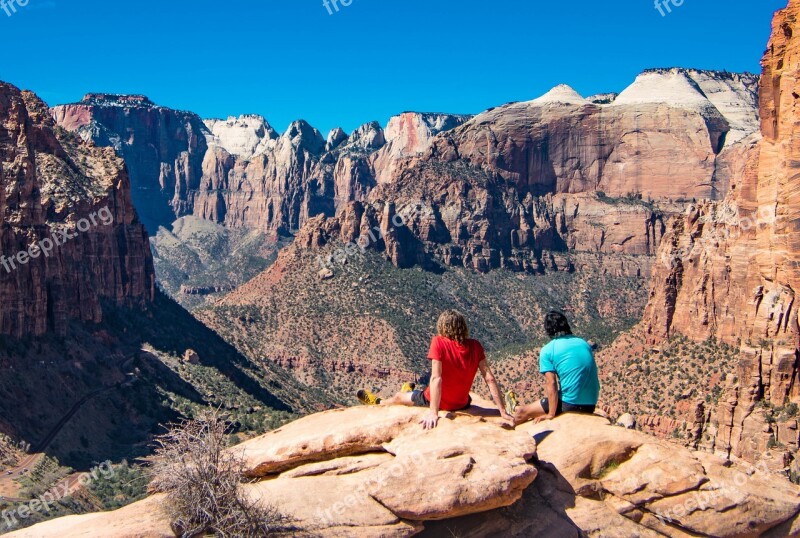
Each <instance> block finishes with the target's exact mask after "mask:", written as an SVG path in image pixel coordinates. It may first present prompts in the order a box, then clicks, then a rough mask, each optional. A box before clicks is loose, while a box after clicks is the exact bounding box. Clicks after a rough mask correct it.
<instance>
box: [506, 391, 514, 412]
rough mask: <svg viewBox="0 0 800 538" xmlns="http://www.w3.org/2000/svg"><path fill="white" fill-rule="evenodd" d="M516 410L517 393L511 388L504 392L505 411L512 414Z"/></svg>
mask: <svg viewBox="0 0 800 538" xmlns="http://www.w3.org/2000/svg"><path fill="white" fill-rule="evenodd" d="M516 410H517V395H516V394H515V393H514V391H513V390H510V391H508V392H506V413H508V414H509V415H513V414H514V411H516Z"/></svg>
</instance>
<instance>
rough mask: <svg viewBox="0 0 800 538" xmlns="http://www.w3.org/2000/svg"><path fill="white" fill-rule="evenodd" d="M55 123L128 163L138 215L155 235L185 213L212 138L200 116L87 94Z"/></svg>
mask: <svg viewBox="0 0 800 538" xmlns="http://www.w3.org/2000/svg"><path fill="white" fill-rule="evenodd" d="M51 112H52V115H53V117H54V118H55V120H56V123H58V125H60V126H61V127H64V128H65V129H67V130H68V131H74V132H77V133H78V134H79V135H80V136H81V137H82V138H83V139H84V140H86V141H88V140H92V141H94V142H95V143H96V144H97V145H98V146H104V147H105V146H110V147H113V148H114V149H115V150H116V151H117V154H118V155H120V156H121V157H123V158H124V159H125V165H126V166H127V168H128V173H129V174H130V177H131V182H132V191H131V194H132V197H133V202H134V204H135V206H136V209H137V211H138V213H139V215H140V217H141V219H142V222H143V223H144V225H145V226H146V227H147V230H148V232H149V233H150V234H155V233H156V232H157V231H158V226H160V225H166V224H169V223H171V222H172V221H173V220H175V214H176V213H177V214H182V213H184V212H185V211H186V207H187V202H188V201H189V200H188V198H187V196H188V193H189V192H192V191H194V190H195V189H197V187H198V186H199V184H200V179H201V177H202V174H203V159H204V157H205V155H206V152H207V151H208V146H209V138H210V133H209V131H208V129H207V128H206V126H205V125H204V124H203V121H202V120H201V119H200V118H199V117H197V116H196V115H195V114H192V113H190V112H181V111H177V110H170V109H168V108H164V107H160V106H156V105H155V104H153V103H152V102H151V101H150V100H149V99H147V98H146V97H143V96H135V97H129V96H124V95H123V96H121V95H107V94H88V95H86V96H85V97H84V98H83V100H82V101H81V102H80V103H76V104H73V105H65V106H57V107H54V108H53V109H52V110H51Z"/></svg>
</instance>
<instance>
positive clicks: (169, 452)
mask: <svg viewBox="0 0 800 538" xmlns="http://www.w3.org/2000/svg"><path fill="white" fill-rule="evenodd" d="M156 445H157V448H156V451H155V456H156V459H155V463H154V465H153V468H152V470H151V473H152V482H151V488H152V489H154V490H156V491H160V492H163V493H165V494H166V500H165V503H164V508H165V510H166V511H167V513H168V515H169V518H170V521H171V525H172V530H173V532H175V535H176V536H180V537H186V538H188V537H190V536H200V535H204V534H214V535H218V536H237V537H239V536H242V537H257V536H273V535H275V534H276V533H279V532H286V531H287V530H289V529H288V526H287V519H286V518H285V517H284V516H282V515H281V514H280V513H279V512H278V511H277V510H276V509H274V508H272V507H268V506H262V505H260V504H257V503H255V502H253V501H251V500H249V499H248V498H247V497H246V495H245V494H244V493H243V492H242V490H241V487H240V485H241V481H242V476H243V473H244V458H243V456H242V455H241V454H239V453H236V452H235V451H233V450H226V448H227V446H228V443H227V438H226V424H225V421H224V420H223V419H222V417H221V416H220V412H219V410H209V411H204V412H203V413H201V414H200V415H198V418H197V419H195V420H184V421H182V422H180V423H178V424H175V425H173V427H172V429H171V430H170V431H169V432H167V433H166V434H164V435H161V436H159V437H157V438H156Z"/></svg>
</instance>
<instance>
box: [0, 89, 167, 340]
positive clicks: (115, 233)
mask: <svg viewBox="0 0 800 538" xmlns="http://www.w3.org/2000/svg"><path fill="white" fill-rule="evenodd" d="M126 99H127V100H128V102H131V101H133V102H135V103H136V105H137V106H146V101H144V98H135V97H128V98H126ZM0 160H2V162H3V178H2V189H0V215H2V222H1V223H0V243H1V244H2V253H3V255H4V257H3V261H4V265H3V268H0V334H5V335H12V336H15V337H22V336H27V335H41V334H43V333H45V332H47V331H54V332H56V333H59V334H64V333H65V332H66V330H67V328H68V326H69V323H70V321H71V320H81V321H91V322H99V321H100V320H101V319H102V308H101V301H103V300H109V301H112V302H114V303H116V304H118V305H121V306H128V307H143V306H145V305H147V304H148V303H149V302H151V301H152V299H153V294H154V289H155V275H154V271H153V261H152V257H151V255H150V249H149V246H148V242H147V235H146V233H145V231H144V228H143V226H142V225H141V224H140V222H139V220H138V217H137V214H136V210H135V209H134V207H133V203H132V202H131V198H130V183H129V180H128V174H127V172H126V171H125V167H124V165H123V161H122V159H121V158H119V157H117V156H116V155H115V153H114V151H113V150H112V149H100V148H96V147H92V145H91V144H84V143H83V142H82V141H81V140H80V138H78V137H76V136H74V135H72V134H69V133H67V132H65V131H64V130H63V129H60V128H58V127H56V125H55V122H54V121H53V119H52V118H51V117H50V113H49V111H48V109H47V106H46V105H45V104H44V103H43V102H42V101H41V100H39V99H38V98H37V97H36V96H35V95H33V94H32V93H30V92H27V91H25V92H23V91H20V90H19V89H17V88H16V87H14V86H12V85H10V84H6V83H0ZM68 236H69V238H68ZM31 245H37V248H34V247H32V246H31ZM26 251H27V254H24V253H25V252H26Z"/></svg>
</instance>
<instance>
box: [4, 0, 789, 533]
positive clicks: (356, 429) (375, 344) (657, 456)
mask: <svg viewBox="0 0 800 538" xmlns="http://www.w3.org/2000/svg"><path fill="white" fill-rule="evenodd" d="M798 15H800V2H798V1H796V0H791V1H790V2H789V7H788V8H786V9H785V10H782V11H780V12H778V13H777V14H776V16H775V20H774V22H773V32H772V37H771V39H770V42H769V45H768V49H767V52H766V54H765V56H764V58H763V62H762V66H763V73H762V75H761V77H760V78H759V77H757V76H755V75H750V74H735V73H727V72H713V71H700V70H693V69H683V68H665V69H652V70H648V71H645V72H643V73H641V74H640V75H639V76H637V77H636V80H635V81H634V82H633V83H632V84H631V85H630V86H629V87H628V88H626V89H624V90H623V91H621V92H620V93H618V94H617V93H609V94H600V95H596V96H591V97H588V98H584V97H582V96H581V95H579V94H578V93H577V92H576V91H575V90H573V89H572V88H570V87H569V86H566V85H560V86H557V87H555V88H553V89H552V90H551V91H549V92H547V93H546V94H545V95H542V96H541V97H538V98H536V99H533V100H530V101H526V102H515V103H508V104H505V105H502V106H498V107H496V108H492V109H489V110H486V111H484V112H482V113H479V114H477V115H462V114H446V113H422V112H404V113H401V114H398V115H396V116H394V117H392V118H390V119H389V121H388V123H387V124H386V125H385V127H384V126H382V125H381V124H380V123H378V122H375V121H372V122H368V123H365V124H363V125H362V126H360V127H358V128H357V129H355V130H354V131H353V132H352V133H349V134H348V133H347V132H345V131H344V130H343V129H341V128H336V129H333V130H331V132H330V133H328V135H327V136H323V135H322V133H320V132H319V131H318V130H317V129H316V128H314V127H313V126H312V125H310V124H309V123H308V122H306V121H304V120H297V121H294V122H292V123H291V124H290V125H289V126H288V128H287V129H286V130H285V131H284V132H279V131H278V130H276V129H275V128H273V127H272V126H271V125H270V124H269V122H268V121H267V120H266V119H265V118H263V117H261V116H259V115H252V114H249V115H242V116H238V117H229V118H227V119H203V118H201V117H200V116H198V115H197V114H194V113H192V112H188V111H178V110H173V109H170V108H166V107H162V106H158V105H156V104H155V103H153V102H152V101H151V100H150V99H148V98H147V97H145V96H142V95H116V94H106V93H91V94H87V95H86V96H85V97H84V99H83V100H82V101H81V102H79V103H73V104H65V105H58V106H54V107H52V108H48V106H47V105H46V104H45V103H44V102H42V101H41V100H40V99H39V98H37V97H36V96H35V95H33V94H32V93H31V92H27V91H20V90H19V89H17V88H16V87H14V86H12V85H10V84H6V83H0V126H1V127H0V158H2V162H3V182H4V189H3V190H0V209H2V214H3V220H2V228H0V242H1V243H2V245H3V253H4V254H6V255H15V253H17V252H20V251H24V250H28V248H29V245H30V244H32V243H35V242H38V241H41V240H42V239H44V238H45V237H48V236H50V234H52V233H53V232H54V230H56V229H59V228H64V229H67V230H70V231H75V233H76V236H75V239H74V240H73V241H71V242H68V243H65V244H64V245H61V246H60V248H59V249H58V250H56V251H54V252H53V255H52V256H41V257H36V258H34V257H33V256H31V258H33V259H31V260H30V261H29V263H27V264H24V265H20V266H19V267H18V268H16V269H15V270H14V271H3V270H0V290H2V291H1V292H0V293H1V294H2V299H3V300H2V301H0V335H2V338H0V367H2V368H3V370H4V376H3V377H2V379H0V394H2V395H3V396H4V397H3V398H2V399H0V401H2V402H3V403H2V408H0V432H2V433H3V434H5V435H8V436H9V437H10V438H14V439H18V438H25V439H43V438H46V434H47V432H48V431H49V430H50V427H51V426H52V425H53V424H51V422H53V423H57V422H59V419H60V418H61V417H63V416H65V413H67V411H68V409H67V408H68V407H69V405H67V403H69V404H72V403H73V402H75V401H82V402H83V401H84V400H83V398H87V397H88V395H92V396H91V397H92V398H94V396H95V395H97V394H99V393H97V391H100V393H102V394H103V396H102V397H101V398H98V399H97V400H96V401H94V400H92V401H86V403H87V406H86V408H85V410H84V414H83V415H82V416H80V415H79V416H78V417H77V418H76V422H75V423H74V424H78V425H79V427H78V426H76V427H75V428H76V429H75V430H74V431H66V432H65V433H63V434H62V436H61V438H60V439H59V442H58V443H56V444H55V445H53V446H52V447H50V446H47V447H46V448H47V450H48V451H49V454H50V455H52V456H54V457H57V458H58V459H59V460H62V461H69V462H70V463H74V464H75V465H83V464H85V463H86V461H88V459H89V458H90V454H89V451H90V450H93V451H95V452H97V451H106V452H108V453H112V454H113V455H114V456H115V457H116V458H117V459H119V460H121V459H122V458H123V457H128V456H129V455H133V456H136V457H139V456H147V455H148V453H149V449H148V447H147V446H145V445H146V441H147V439H150V438H151V437H152V434H153V432H155V431H156V429H157V428H158V424H163V423H165V422H168V421H170V420H173V419H175V418H176V417H179V416H187V415H188V416H191V415H193V414H194V413H197V412H198V410H200V409H204V408H209V407H213V408H217V409H220V408H224V409H226V411H227V412H229V413H230V424H231V432H232V433H234V432H235V433H236V435H237V439H238V440H241V438H240V437H239V436H240V435H241V436H244V437H245V439H247V438H249V437H253V439H249V440H247V441H245V442H244V443H243V444H241V445H239V447H238V448H239V449H241V450H243V451H244V453H245V454H246V455H247V458H248V471H247V476H248V478H249V479H250V482H249V483H248V484H247V485H246V486H245V489H246V490H247V491H248V492H249V494H251V495H252V496H253V498H264V496H266V497H279V498H281V499H282V501H284V502H283V504H282V506H281V508H282V509H283V510H284V511H286V512H288V513H290V515H291V516H292V517H293V518H294V520H295V522H296V523H297V524H298V525H299V526H300V530H301V531H302V532H304V533H306V534H307V535H320V534H322V535H330V536H346V535H350V534H349V533H352V532H354V529H357V532H358V533H359V534H360V535H364V536H371V535H374V536H411V535H414V534H418V535H422V536H425V535H429V536H436V535H441V533H444V532H450V533H458V534H459V535H464V536H531V535H537V533H538V535H542V536H547V535H548V533H550V535H553V534H554V533H555V534H558V535H563V536H571V535H574V536H579V535H583V533H586V534H589V535H590V536H608V535H609V534H608V533H607V529H608V528H611V527H615V528H619V529H620V536H629V535H641V536H659V535H667V536H687V535H705V536H798V535H800V523H798V513H800V489H798V488H797V487H796V486H794V485H793V484H791V483H790V481H788V480H784V479H783V477H788V478H791V479H792V481H793V482H797V481H798V477H800V463H798V460H797V451H798V449H799V448H800V433H798V432H800V428H799V427H798V420H800V411H798V407H797V404H798V403H800V402H799V401H798V398H800V394H799V393H798V390H800V389H798V383H797V378H798V375H800V372H798V364H799V363H800V362H799V361H798V342H800V322H798V317H797V316H798V305H797V303H796V302H795V297H794V290H795V289H796V287H797V286H798V285H800V283H798V282H796V280H797V274H798V271H797V270H798V262H800V259H799V258H800V254H798V245H797V244H796V241H795V237H796V232H797V225H796V222H797V221H798V216H797V211H798V210H797V206H798V200H797V199H796V196H797V195H796V191H797V190H798V186H797V181H798V179H797V177H798V176H797V173H796V170H795V169H796V168H797V166H798V165H797V162H798V160H800V156H798V155H797V153H798V149H797V144H796V139H797V137H798V136H800V133H797V132H796V130H797V127H796V126H797V124H798V121H797V118H798V111H797V110H796V107H797V104H796V101H797V99H798V97H797V93H796V91H795V89H794V86H795V81H796V80H797V78H798V76H800V74H799V73H798V72H797V71H798V69H800V56H798V55H799V54H800V45H799V44H798V38H797V37H796V36H795V34H796V33H797V31H798V30H800V29H798V28H797V24H798V23H797V20H798ZM105 207H108V208H109V210H110V211H111V213H112V215H113V217H114V218H113V222H112V224H110V225H108V226H98V227H96V228H92V229H90V230H88V231H86V232H83V231H82V230H80V228H79V224H78V223H79V221H80V219H81V218H87V217H88V216H89V215H91V214H93V213H95V214H96V213H97V212H98V211H100V210H101V209H102V208H105ZM398 217H402V219H398ZM348 245H349V247H348ZM342 252H343V253H344V254H343V255H342V254H341V253H342ZM179 305H180V306H179ZM181 306H183V307H185V309H184V308H181ZM444 308H457V309H459V310H462V311H464V312H465V313H466V314H467V315H468V317H469V318H470V322H471V324H472V327H473V334H474V336H476V337H477V338H479V339H480V340H481V341H482V342H483V343H484V345H485V347H486V349H487V352H488V353H489V356H490V359H491V361H492V363H493V365H494V368H495V371H496V373H497V374H498V377H499V379H500V380H501V382H502V385H503V386H504V387H506V388H508V387H511V388H514V389H515V390H517V391H518V392H520V394H521V396H523V397H524V399H526V400H529V399H532V398H535V397H537V395H538V394H539V392H540V389H541V387H540V385H539V384H538V381H537V380H535V379H534V377H535V375H534V374H532V372H536V371H538V370H537V361H538V359H537V350H538V347H539V346H540V345H541V344H542V343H544V341H545V337H544V334H543V332H542V328H541V327H540V323H539V320H540V319H541V318H542V316H543V314H544V313H545V312H547V311H548V310H550V309H552V308H559V309H563V310H565V312H566V313H567V314H568V316H569V317H570V319H571V320H572V321H573V324H574V327H575V328H576V331H578V332H579V333H580V334H582V335H585V336H586V337H587V338H590V339H592V340H593V343H594V344H596V345H597V346H598V347H599V352H598V360H599V362H600V365H601V370H602V372H603V374H602V375H603V384H604V386H605V387H607V388H606V389H605V393H604V394H603V396H602V400H601V414H604V415H608V416H609V417H610V418H611V419H612V420H611V421H608V420H607V419H605V418H602V417H572V416H567V417H563V418H562V419H559V420H557V421H554V422H552V423H549V424H544V425H532V424H528V425H524V426H521V427H519V428H517V430H516V431H509V430H508V429H504V428H502V427H501V426H500V425H499V424H498V423H497V421H496V419H495V418H494V417H493V416H492V412H491V411H489V410H488V409H489V408H490V407H491V405H490V404H488V403H486V402H484V401H482V400H481V397H482V396H483V397H485V396H486V392H485V389H483V388H482V387H478V386H477V385H476V386H475V387H474V390H475V391H476V394H475V401H476V402H477V403H478V404H479V405H478V408H479V409H477V410H474V409H473V411H475V413H474V414H473V415H468V414H462V413H455V414H448V416H447V417H445V418H444V419H443V426H442V428H441V429H440V430H436V431H434V432H429V433H425V432H422V431H421V430H420V429H419V426H418V424H417V422H418V419H419V416H418V414H419V412H420V411H418V410H407V409H391V410H385V409H380V410H374V409H364V408H345V409H343V408H342V407H346V406H350V405H352V404H353V403H354V400H353V397H352V394H353V392H354V390H355V389H356V388H369V389H371V390H374V391H376V392H379V393H381V394H383V395H386V394H388V393H390V392H394V391H395V390H396V389H397V388H398V387H399V385H400V384H401V383H403V382H406V381H416V382H418V383H425V382H426V380H425V377H424V372H426V371H427V370H428V361H427V359H426V358H425V356H424V351H425V350H426V349H427V344H428V341H429V338H430V336H431V335H432V334H433V332H434V322H435V319H436V316H437V314H438V313H439V312H440V311H441V310H442V309H444ZM187 310H189V311H191V313H190V312H189V311H187ZM187 357H190V358H191V360H189V359H188V358H187ZM41 387H46V388H47V391H48V396H47V397H46V400H47V401H46V402H44V401H43V402H39V403H38V404H37V398H36V394H37V393H38V390H40V389H41ZM28 393H30V394H28ZM54 394H59V396H54ZM331 408H333V409H331ZM623 414H625V415H627V416H625V417H624V418H623V419H620V423H621V424H623V425H624V426H625V427H616V426H612V425H611V423H613V422H616V419H617V418H619V417H620V416H621V415H623ZM303 415H305V416H304V418H300V417H301V416H303ZM42 416H45V417H46V420H45V419H42ZM109 416H111V417H112V418H113V420H111V419H109ZM116 417H121V418H122V420H121V421H120V423H118V422H117V418H116ZM298 419H299V420H298ZM123 423H124V424H123ZM129 425H132V426H129ZM634 427H635V428H638V429H639V430H641V431H640V432H636V431H630V429H629V428H631V429H632V428H634ZM80 432H84V433H85V432H90V433H91V437H92V441H91V443H90V441H89V440H88V439H87V438H86V437H85V436H83V435H82V434H80ZM263 432H269V433H266V434H264V433H263ZM320 432H322V433H320ZM576 432H580V433H579V434H576ZM262 434H263V435H262ZM648 434H650V435H648ZM423 435H426V436H427V437H423ZM659 438H660V439H659ZM576 439H577V441H578V442H576ZM423 441H425V442H423ZM431 441H432V442H431ZM670 441H671V442H670ZM427 442H430V443H429V444H426V443H427ZM125 443H128V446H127V448H129V449H130V450H131V452H130V453H127V452H126V451H125V449H126V447H125V446H122V445H125ZM87 445H91V448H88V447H87ZM421 445H422V446H425V447H426V448H425V450H423V451H421V453H420V454H417V456H420V457H422V458H423V459H425V464H424V465H423V466H422V467H430V466H431V465H435V466H437V468H441V471H440V472H438V474H435V475H434V476H433V478H432V479H431V480H432V483H433V485H434V486H436V487H437V488H438V491H439V492H440V493H441V495H440V496H439V498H436V499H429V498H427V497H426V496H425V495H422V493H421V492H420V491H419V484H420V483H422V482H423V481H424V478H423V477H422V476H421V475H420V476H418V477H417V476H414V480H408V478H407V477H403V480H395V481H394V482H392V484H391V485H392V487H383V488H378V489H377V490H376V491H372V492H370V493H369V495H366V496H364V495H361V496H357V497H358V498H356V499H355V500H354V501H353V502H355V503H356V504H359V505H360V506H365V507H366V508H365V509H364V510H363V511H347V512H346V513H345V514H344V515H343V514H341V513H339V512H338V511H336V510H334V511H333V512H329V513H327V515H325V514H323V515H325V517H326V518H328V519H325V518H322V519H320V514H319V513H318V512H314V513H311V512H310V507H314V508H316V506H315V505H314V502H313V500H311V499H309V497H308V495H309V492H315V493H318V492H322V495H323V496H324V497H325V499H324V500H325V502H329V504H331V505H335V504H336V503H337V502H339V500H340V499H339V498H338V497H337V496H336V495H337V493H336V492H337V491H339V489H341V488H346V489H348V490H353V489H355V487H356V485H357V484H358V483H359V481H361V480H364V481H370V480H373V479H375V477H380V476H385V475H386V474H387V473H389V474H391V470H392V469H395V468H396V466H397V462H398V461H399V462H401V463H402V464H403V465H404V466H405V467H404V469H406V470H408V461H407V460H408V458H410V457H411V455H412V453H414V450H411V447H413V448H414V449H415V450H416V449H417V448H418V447H419V446H421ZM679 445H684V446H679ZM81 447H83V448H81ZM11 452H12V451H11V450H9V449H7V447H4V446H3V444H2V443H0V453H6V454H10V453H11ZM95 452H92V454H91V456H92V457H93V456H94V455H95ZM417 452H419V451H418V450H417ZM8 457H10V456H8ZM415 465H416V466H412V467H413V468H412V469H411V471H408V472H409V473H411V474H414V473H421V469H420V466H419V465H418V463H416V464H415ZM738 477H744V478H743V480H744V483H745V484H746V486H743V485H740V484H735V486H736V487H733V486H731V485H730V484H731V481H733V480H735V479H736V478H738ZM151 493H152V492H151ZM700 497H703V498H705V499H706V500H707V501H709V502H704V505H703V507H701V506H700V505H699V504H698V503H697V501H696V499H697V498H700ZM160 498H161V497H160V494H158V493H155V494H154V495H152V496H149V497H147V498H145V499H144V500H142V501H139V502H138V503H134V504H131V505H130V506H128V507H125V508H122V509H121V510H120V511H119V512H108V513H102V514H92V515H88V516H74V517H71V518H68V519H58V520H55V521H52V522H49V523H45V524H42V525H41V526H36V527H33V528H32V529H29V530H22V531H19V532H18V534H15V535H19V536H47V535H53V536H68V535H78V534H80V533H85V532H87V529H90V530H92V529H93V530H94V532H104V533H106V534H108V535H115V536H134V535H137V533H138V534H142V533H146V534H147V535H148V536H150V535H152V536H162V535H163V536H168V535H170V533H171V532H172V531H171V529H170V522H168V521H166V520H165V519H164V517H163V515H162V514H161V512H160V511H159V508H158V505H159V503H160ZM692 499H695V501H694V504H691V502H692V501H691V500H692ZM323 523H324V524H323ZM100 529H102V530H100Z"/></svg>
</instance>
